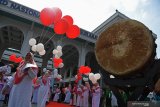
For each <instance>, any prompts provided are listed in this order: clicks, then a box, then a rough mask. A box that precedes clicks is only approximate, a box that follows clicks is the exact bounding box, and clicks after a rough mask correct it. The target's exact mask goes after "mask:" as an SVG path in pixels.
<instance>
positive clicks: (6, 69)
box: [0, 64, 14, 74]
mask: <svg viewBox="0 0 160 107" xmlns="http://www.w3.org/2000/svg"><path fill="white" fill-rule="evenodd" d="M12 68H14V65H13V64H8V65H5V66H1V67H0V73H3V74H10V73H11V70H12Z"/></svg>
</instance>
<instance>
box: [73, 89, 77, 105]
mask: <svg viewBox="0 0 160 107" xmlns="http://www.w3.org/2000/svg"><path fill="white" fill-rule="evenodd" d="M76 91H77V87H74V88H73V105H74V106H75V105H76V100H77V95H76Z"/></svg>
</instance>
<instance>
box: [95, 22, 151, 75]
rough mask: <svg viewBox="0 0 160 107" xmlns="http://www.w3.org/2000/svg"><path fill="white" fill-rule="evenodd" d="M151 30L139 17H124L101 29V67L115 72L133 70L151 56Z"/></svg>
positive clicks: (98, 53)
mask: <svg viewBox="0 0 160 107" xmlns="http://www.w3.org/2000/svg"><path fill="white" fill-rule="evenodd" d="M153 41H154V40H153V37H152V35H151V32H150V30H149V29H148V28H147V27H146V26H145V25H144V24H142V23H140V22H138V21H136V20H122V21H119V22H117V23H115V24H113V25H111V26H110V27H109V28H107V29H105V30H104V32H102V33H101V34H100V35H99V37H98V40H97V41H96V47H95V54H96V59H97V61H98V63H99V64H100V66H101V67H102V68H104V69H105V70H106V72H109V73H111V74H114V75H126V74H129V73H133V72H134V71H136V70H138V69H140V68H141V67H143V66H144V65H145V63H146V62H147V61H149V59H150V58H151V56H152V53H153V50H154V49H153V48H154V42H153Z"/></svg>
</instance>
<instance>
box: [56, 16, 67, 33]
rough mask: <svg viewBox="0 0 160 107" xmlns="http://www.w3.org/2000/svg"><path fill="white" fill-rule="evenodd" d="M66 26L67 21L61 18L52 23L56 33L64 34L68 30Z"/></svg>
mask: <svg viewBox="0 0 160 107" xmlns="http://www.w3.org/2000/svg"><path fill="white" fill-rule="evenodd" d="M68 26H69V25H68V22H67V21H65V20H64V19H61V20H59V21H58V22H57V23H56V24H55V25H54V31H55V33H56V34H64V33H66V31H67V30H68Z"/></svg>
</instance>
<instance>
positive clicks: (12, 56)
mask: <svg viewBox="0 0 160 107" xmlns="http://www.w3.org/2000/svg"><path fill="white" fill-rule="evenodd" d="M9 60H10V61H12V62H14V61H15V60H16V54H12V55H11V56H10V57H9Z"/></svg>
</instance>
